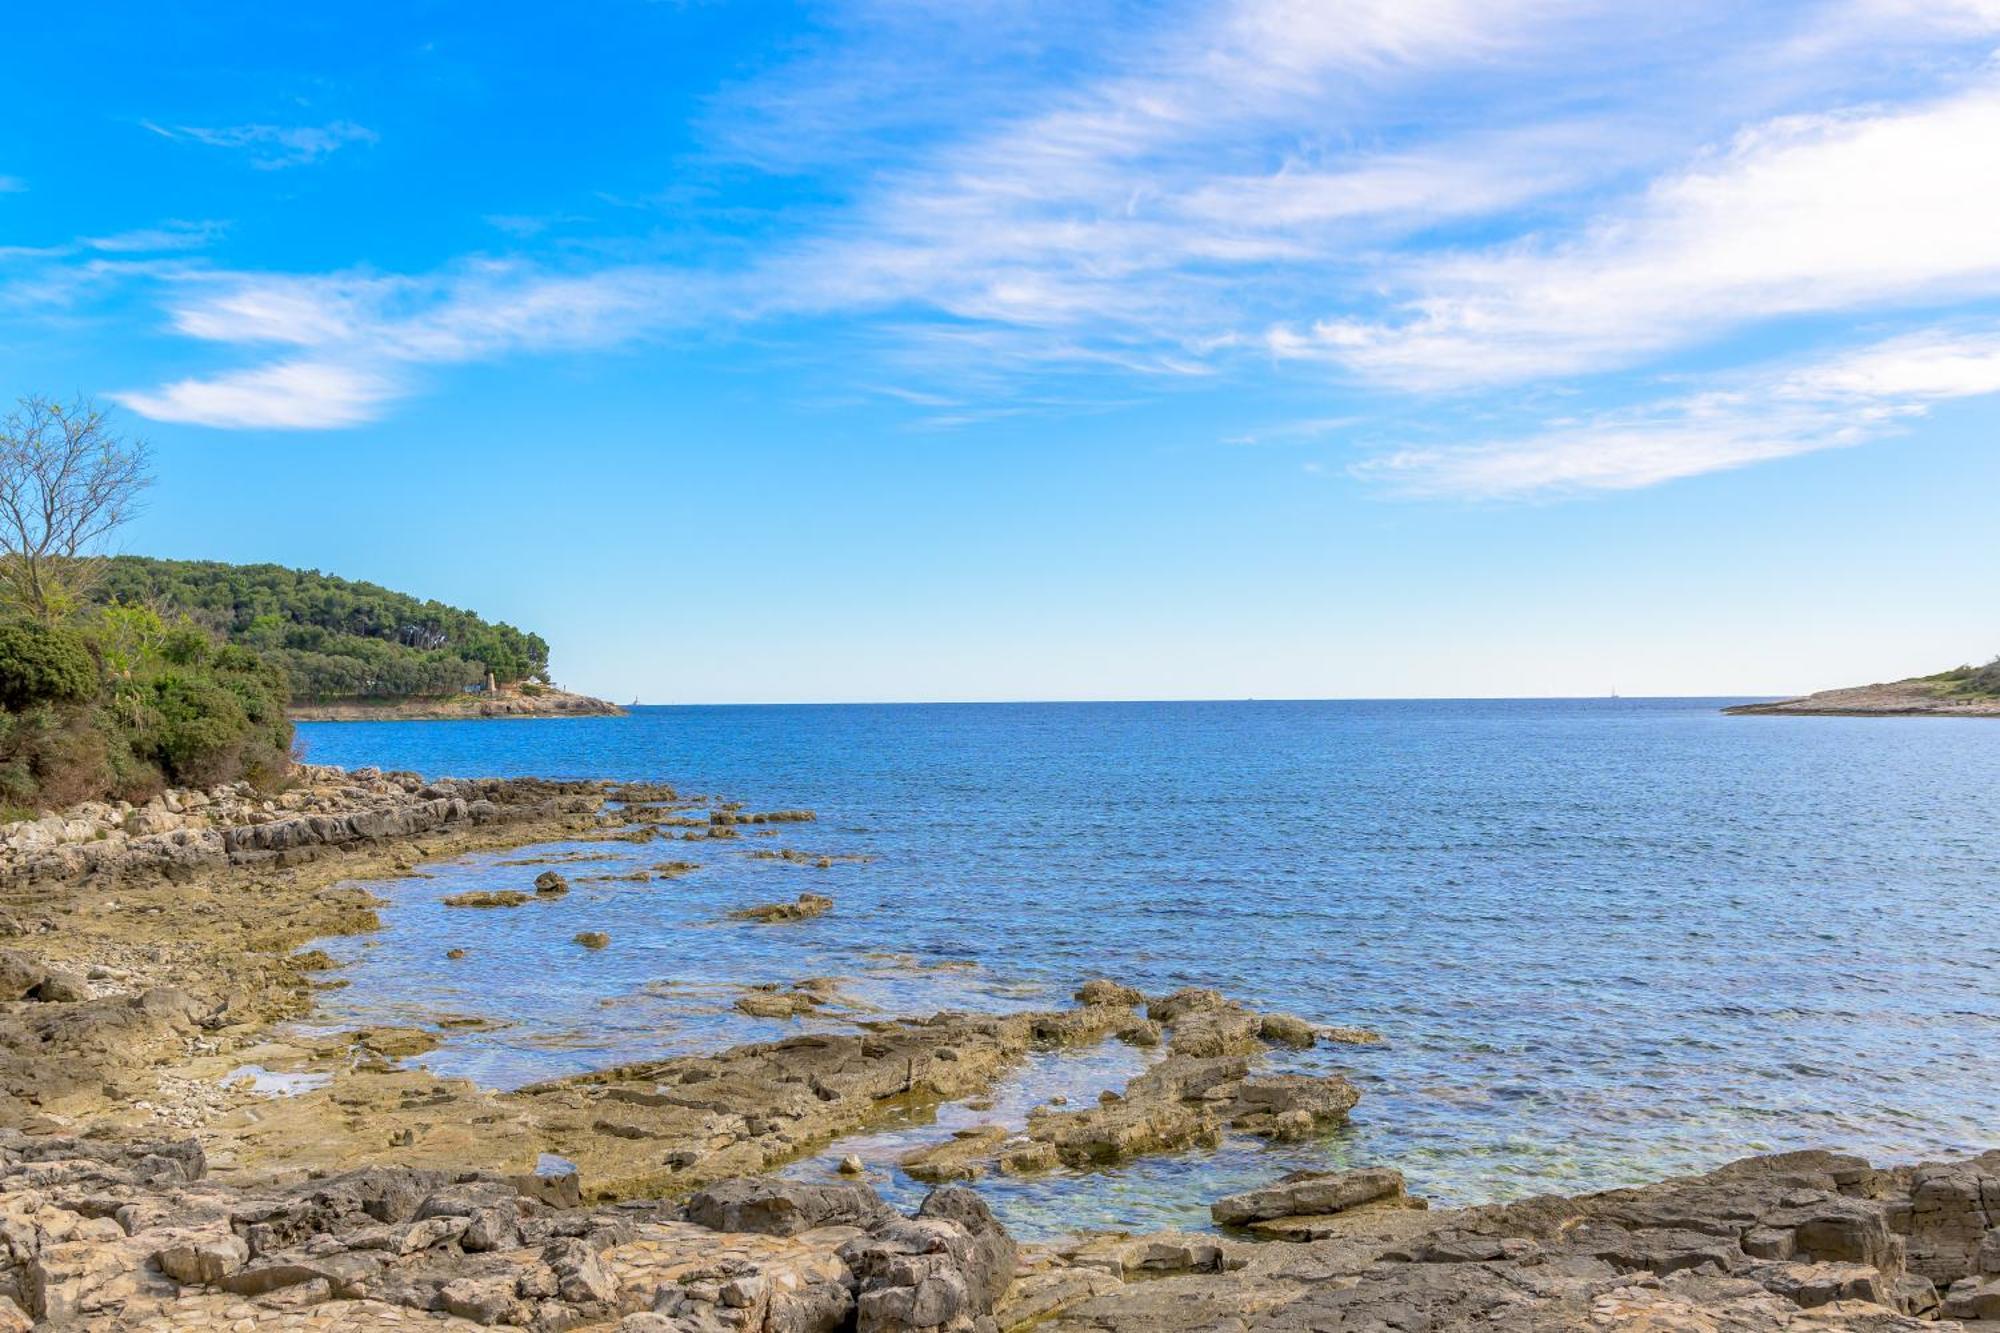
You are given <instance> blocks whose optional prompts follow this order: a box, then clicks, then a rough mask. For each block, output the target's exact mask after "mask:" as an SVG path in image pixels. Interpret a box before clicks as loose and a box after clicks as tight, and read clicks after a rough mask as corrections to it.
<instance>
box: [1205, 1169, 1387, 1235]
mask: <svg viewBox="0 0 2000 1333" xmlns="http://www.w3.org/2000/svg"><path fill="white" fill-rule="evenodd" d="M1402 1194H1403V1173H1402V1172H1400V1171H1395V1170H1391V1169H1389V1168H1387V1167H1369V1168H1364V1169H1362V1170H1359V1171H1295V1172H1293V1173H1291V1174H1290V1175H1287V1176H1281V1177H1279V1179H1278V1181H1277V1183H1276V1184H1274V1185H1268V1186H1266V1187H1264V1188H1262V1189H1255V1190H1246V1191H1245V1192H1243V1193H1241V1194H1232V1195H1229V1196H1228V1197H1227V1198H1222V1199H1217V1200H1216V1201H1215V1202H1214V1203H1212V1204H1210V1205H1209V1209H1208V1211H1209V1216H1211V1217H1213V1218H1214V1219H1215V1222H1216V1225H1218V1226H1225V1227H1237V1226H1243V1225H1245V1224H1247V1223H1250V1222H1262V1221H1266V1220H1268V1219H1270V1218H1274V1217H1297V1216H1303V1215H1308V1214H1323V1213H1338V1212H1343V1211H1345V1210H1346V1209H1349V1208H1353V1207H1355V1206H1356V1205H1357V1204H1364V1203H1371V1202H1373V1201H1375V1200H1377V1199H1387V1198H1400V1197H1401V1196H1402Z"/></svg>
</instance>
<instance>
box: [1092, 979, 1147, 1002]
mask: <svg viewBox="0 0 2000 1333" xmlns="http://www.w3.org/2000/svg"><path fill="white" fill-rule="evenodd" d="M1076 1000H1077V1003H1078V1004H1123V1005H1141V1004H1144V1003H1145V1002H1146V997H1145V995H1144V994H1143V993H1142V992H1141V991H1140V990H1138V988H1136V987H1133V986H1121V985H1119V984H1118V983H1117V982H1115V981H1111V980H1109V979H1107V978H1105V977H1095V978H1092V979H1091V980H1089V981H1086V982H1084V983H1083V985H1082V986H1081V987H1079V988H1078V990H1077V992H1076Z"/></svg>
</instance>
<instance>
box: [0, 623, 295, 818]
mask: <svg viewBox="0 0 2000 1333" xmlns="http://www.w3.org/2000/svg"><path fill="white" fill-rule="evenodd" d="M99 661H102V663H103V667H102V669H100V668H99V666H98V663H99ZM78 663H81V664H82V666H83V668H84V669H85V671H84V673H83V674H79V672H78V670H77V667H78ZM86 681H87V685H86ZM0 682H4V683H5V684H6V686H7V688H8V690H9V691H10V692H11V698H10V699H9V701H8V704H7V708H6V711H5V712H4V713H0V805H6V806H10V807H25V808H30V809H44V810H45V809H51V808H59V807H61V806H64V805H69V804H72V803H74V802H76V801H81V800H89V799H105V798H123V799H125V800H130V801H135V802H137V801H143V800H146V799H147V798H148V797H150V796H152V795H153V794H155V793H156V792H158V791H159V790H160V788H161V787H163V786H165V785H166V784H168V783H175V784H181V785H187V786H211V785H214V784H216V783H223V782H235V781H238V780H240V779H248V780H249V781H251V782H254V783H258V784H259V785H270V784H273V783H275V782H276V781H278V780H279V779H281V778H282V777H283V776H284V773H285V771H286V769H287V767H288V763H289V759H290V750H291V743H292V725H291V723H290V721H288V720H287V719H286V717H285V701H286V695H287V692H288V688H289V681H288V678H287V676H286V674H285V669H284V667H283V666H282V665H280V664H278V663H276V662H273V661H271V660H270V659H269V658H267V657H265V656H263V655H261V654H259V653H256V652H253V651H251V650H250V649H248V648H245V647H241V646H238V645H234V644H218V643H216V642H215V641H214V640H213V638H211V637H210V636H209V634H208V633H207V632H206V631H204V630H203V629H201V627H200V626H198V625H195V624H194V623H193V622H191V621H188V620H186V619H185V618H182V619H179V620H175V621H171V622H169V621H167V620H163V619H162V618H161V617H160V615H159V614H158V613H157V612H155V611H152V610H150V609H148V608H145V607H133V606H112V607H104V608H100V609H97V610H95V611H93V612H91V613H90V614H88V615H86V616H85V617H83V618H82V619H81V620H80V621H79V622H78V624H77V626H76V627H75V628H74V629H70V628H63V629H57V630H50V629H46V628H44V627H42V626H40V625H29V626H27V627H26V628H25V629H21V628H17V626H16V625H15V623H14V622H5V623H0Z"/></svg>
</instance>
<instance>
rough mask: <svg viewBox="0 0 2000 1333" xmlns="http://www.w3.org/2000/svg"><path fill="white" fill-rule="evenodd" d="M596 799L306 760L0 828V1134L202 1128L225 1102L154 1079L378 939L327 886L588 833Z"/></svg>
mask: <svg viewBox="0 0 2000 1333" xmlns="http://www.w3.org/2000/svg"><path fill="white" fill-rule="evenodd" d="M610 791H611V789H610V788H608V787H606V786H605V785H604V784H598V783H547V782H541V781H536V780H508V781H499V780H495V781H465V782H439V783H429V782H425V781H423V780H422V779H420V778H418V777H416V776H415V775H412V774H383V773H380V772H377V771H375V770H373V769H360V770H356V771H353V772H343V771H342V770H339V769H331V768H319V767H313V766H310V765H304V766H300V767H299V768H298V769H297V770H296V771H295V773H294V774H293V780H292V783H291V785H290V786H289V787H288V788H287V789H286V790H284V791H282V792H279V793H276V794H272V795H259V794H257V793H254V792H248V791H247V790H246V789H244V788H241V787H236V786H231V787H218V788H214V789H211V790H208V791H169V792H166V793H163V794H162V795H161V796H160V797H159V798H158V799H156V800H155V801H153V802H150V803H148V804H147V805H145V806H140V807H129V806H127V807H120V806H115V805H102V804H99V805H84V806H78V807H75V808H74V809H72V810H69V811H66V812H65V813H64V814H63V815H62V816H60V817H54V816H52V817H50V818H47V819H41V820H34V821H25V822H19V823H14V824H10V825H6V826H5V827H4V829H0V936H4V937H6V941H7V942H6V944H5V946H4V952H0V1124H11V1125H17V1126H32V1125H37V1124H42V1123H45V1122H46V1123H50V1124H53V1125H62V1124H65V1123H68V1121H69V1119H70V1118H73V1117H75V1116H78V1115H89V1114H98V1113H101V1112H105V1111H122V1112H124V1113H126V1114H128V1115H136V1116H138V1117H140V1118H151V1119H152V1120H154V1122H155V1123H156V1125H158V1126H161V1127H166V1126H178V1125H186V1124H188V1123H190V1117H191V1116H193V1117H195V1118H205V1117H206V1116H207V1115H208V1114H209V1113H210V1111H211V1110H214V1109H219V1107H220V1105H221V1104H222V1103H224V1102H226V1101H227V1100H228V1098H227V1097H226V1096H224V1094H223V1092H222V1090H221V1089H219V1088H218V1087H216V1086H214V1085H212V1084H208V1085H205V1084H201V1083H199V1082H198V1081H193V1080H189V1079H180V1080H179V1081H178V1083H177V1085H176V1089H177V1090H163V1087H162V1085H161V1084H160V1081H159V1080H160V1078H161V1077H163V1076H162V1075H156V1074H155V1072H154V1071H155V1070H156V1069H158V1068H160V1067H161V1066H163V1065H165V1064H167V1063H169V1062H176V1061H185V1060H186V1059H188V1058H190V1057H193V1056H196V1055H198V1054H203V1053H215V1052H218V1051H219V1050H221V1049H223V1048H224V1047H225V1046H227V1045H232V1044H242V1043H245V1042H248V1041H251V1040H254V1039H255V1037H256V1035H257V1034H258V1033H259V1032H260V1031H261V1029H262V1028H263V1026H264V1025H265V1024H268V1023H269V1022H271V1021H272V1020H274V1019H278V1018H283V1017H292V1016H296V1015H299V1014H302V1013H304V1012H306V1011H307V1010H308V1009H309V1008H310V1006H311V1003H312V997H313V995H314V993H315V991H316V990H317V989H318V988H320V987H323V986H329V985H338V984H339V982H338V981H337V980H328V979H326V978H325V973H326V972H327V971H328V970H329V969H331V968H332V967H333V966H334V964H333V960H332V959H331V958H330V957H329V956H328V955H327V954H326V953H325V952H323V951H320V950H311V951H308V952H306V953H301V954H294V953H293V950H295V949H296V948H298V947H299V945H301V944H303V943H304V942H306V941H307V940H310V939H312V938H315V937H321V936H329V935H338V934H346V933H353V932H357V931H363V930H368V929H372V928H374V927H375V926H376V925H377V924H379V923H378V919H377V917H376V914H375V909H376V908H377V907H378V906H379V905H380V904H379V900H378V899H376V898H374V897H373V896H372V895H370V894H368V893H366V892H364V891H362V890H360V889H357V888H353V887H351V886H342V885H340V884H339V883H338V881H339V880H341V879H342V878H343V877H345V876H348V875H355V874H360V875H371V874H372V875H388V874H395V873H399V872H401V871H407V870H409V869H411V868H412V867H413V866H414V864H415V863H416V861H418V860H420V859H422V858H423V857H425V856H428V855H434V854H438V853H442V852H457V851H464V850H471V849H474V848H480V847H492V846H504V845H509V844H512V843H516V842H520V841H523V840H532V839H535V838H541V837H552V836H560V835H564V834H569V835H571V836H575V835H579V834H583V833H586V832H587V831H590V830H594V829H595V828H596V827H597V824H598V813H597V812H598V810H599V808H600V807H601V806H602V805H603V804H604V802H605V800H606V799H607V797H608V795H609V793H610ZM197 1106H198V1107H199V1108H205V1109H200V1110H199V1114H198V1115H197V1112H196V1108H197ZM184 1112H185V1114H184Z"/></svg>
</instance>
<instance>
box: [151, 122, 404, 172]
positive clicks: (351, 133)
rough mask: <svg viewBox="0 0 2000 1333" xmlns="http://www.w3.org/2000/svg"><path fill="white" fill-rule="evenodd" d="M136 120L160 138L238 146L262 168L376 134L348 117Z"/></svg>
mask: <svg viewBox="0 0 2000 1333" xmlns="http://www.w3.org/2000/svg"><path fill="white" fill-rule="evenodd" d="M140 124H142V125H144V126H145V127H146V128H147V129H149V130H151V131H152V132H153V133H155V134H157V135H159V136H160V137H162V138H164V139H177V140H182V141H186V142H192V143H200V144H207V145H208V146H209V147H211V148H232V149H240V150H242V151H244V152H246V153H248V154H249V155H250V165H252V166H254V167H257V168H259V169H260V170H265V171H273V170H277V169H279V168H282V167H298V166H307V165H309V164H311V163H314V162H318V161H320V160H321V159H322V158H324V157H326V156H327V155H329V154H331V153H333V152H336V151H337V150H339V149H341V148H345V147H347V146H348V145H349V144H372V143H374V142H376V140H377V138H378V137H379V136H378V135H377V134H376V133H375V131H373V130H371V129H369V128H368V127H367V126H365V125H356V124H355V123H354V122H353V121H349V120H336V121H331V122H329V123H328V124H325V125H226V126H221V127H218V128H213V129H205V128H203V127H201V126H197V125H161V124H158V123H156V122H154V121H150V120H146V121H141V122H140Z"/></svg>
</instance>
